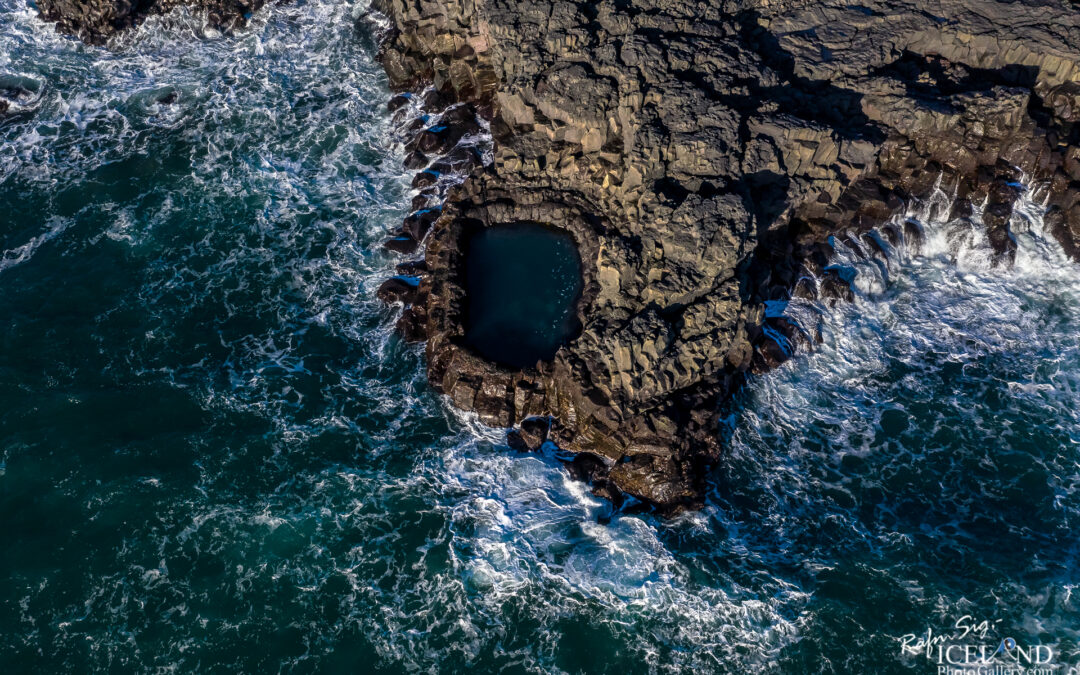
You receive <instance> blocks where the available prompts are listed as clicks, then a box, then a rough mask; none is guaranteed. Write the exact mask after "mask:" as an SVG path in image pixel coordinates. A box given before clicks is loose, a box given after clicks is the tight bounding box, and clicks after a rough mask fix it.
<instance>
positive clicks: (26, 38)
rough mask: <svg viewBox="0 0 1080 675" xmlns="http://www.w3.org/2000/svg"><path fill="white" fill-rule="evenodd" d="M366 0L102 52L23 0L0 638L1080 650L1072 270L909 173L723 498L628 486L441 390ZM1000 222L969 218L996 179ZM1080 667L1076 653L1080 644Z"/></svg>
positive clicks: (586, 656)
mask: <svg viewBox="0 0 1080 675" xmlns="http://www.w3.org/2000/svg"><path fill="white" fill-rule="evenodd" d="M364 9H365V7H364V5H363V4H359V5H350V4H347V3H340V2H333V1H331V0H308V1H307V2H293V3H287V4H282V5H276V6H273V7H269V8H267V9H265V10H263V11H261V12H259V13H257V14H256V16H255V17H254V20H253V22H252V25H251V26H250V27H249V28H247V29H245V30H244V31H242V32H240V33H238V34H236V35H231V36H222V35H215V34H213V33H212V32H211V31H208V30H206V29H205V28H204V26H203V23H202V21H201V20H200V18H199V17H197V16H190V15H187V14H184V13H182V12H181V13H177V14H174V15H171V16H169V17H166V18H163V19H162V18H159V19H154V20H152V21H149V22H147V24H145V25H144V26H142V27H140V28H139V29H138V30H136V31H134V32H132V33H130V34H129V35H128V36H126V37H125V38H124V39H123V40H122V41H121V42H120V43H117V44H115V45H112V46H111V47H110V48H109V49H101V48H91V47H86V46H83V45H80V44H78V43H77V42H74V41H72V40H69V39H65V38H62V37H59V36H57V35H55V34H54V33H53V31H52V29H51V27H49V26H46V25H42V24H40V23H39V22H38V21H37V20H36V19H35V18H34V15H33V11H32V10H31V9H30V8H28V7H26V6H25V5H24V4H23V3H22V2H21V1H20V0H0V78H4V79H3V82H4V83H8V82H12V81H17V82H19V83H22V84H21V85H20V86H21V87H22V90H25V92H27V93H25V94H24V95H22V96H20V97H19V101H18V102H17V103H18V106H17V107H16V110H15V114H14V115H11V116H8V117H6V118H4V119H3V120H0V537H2V541H3V547H2V548H0V672H3V673H29V672H34V673H39V672H50V673H51V672H57V673H60V672H63V673H69V672H70V673H80V672H102V673H104V672H108V673H124V672H140V673H141V672H230V673H231V672H243V673H261V672H284V673H305V672H342V673H366V672H386V673H396V672H430V673H448V672H521V673H526V672H556V673H602V672H607V673H627V672H632V673H636V672H658V673H677V672H687V671H697V672H730V673H768V672H783V673H908V672H937V670H936V665H935V664H933V663H932V662H931V661H930V660H928V659H927V658H925V656H924V655H920V654H910V653H907V654H906V653H903V650H902V649H901V647H902V644H903V637H904V636H905V635H908V634H924V633H925V631H926V630H927V629H931V630H933V631H934V632H935V634H937V633H939V632H947V631H948V629H949V628H950V627H952V626H954V624H955V622H956V621H957V620H958V619H961V618H962V617H964V616H971V617H976V618H977V619H978V620H979V621H986V622H987V623H988V624H989V625H990V626H991V629H990V630H989V631H988V632H987V634H986V635H985V636H984V637H983V638H982V642H983V643H986V644H991V645H993V644H997V642H995V640H997V641H1000V640H1001V639H1002V638H1003V637H1005V636H1008V637H1012V638H1013V639H1015V640H1016V642H1017V643H1018V644H1021V645H1031V644H1035V643H1038V644H1042V645H1048V646H1052V648H1053V649H1054V659H1055V663H1056V664H1060V665H1061V666H1062V667H1065V666H1068V665H1076V664H1077V663H1078V662H1080V651H1078V640H1080V635H1078V633H1080V614H1078V611H1077V600H1076V598H1074V596H1073V590H1074V589H1075V588H1076V585H1077V583H1080V565H1078V560H1077V554H1078V551H1077V546H1078V544H1077V541H1078V539H1080V536H1078V535H1080V524H1078V522H1077V518H1078V516H1080V492H1078V488H1080V448H1078V445H1077V442H1078V440H1080V419H1078V412H1077V411H1078V410H1080V400H1078V399H1080V274H1078V270H1077V268H1076V266H1075V265H1074V264H1073V263H1071V262H1069V261H1068V260H1066V258H1065V257H1064V256H1063V255H1062V253H1061V251H1060V250H1059V249H1058V247H1057V246H1056V244H1054V243H1053V242H1052V240H1050V239H1049V238H1048V237H1047V236H1046V235H1045V233H1044V232H1043V230H1042V223H1041V207H1040V199H1039V196H1038V193H1037V190H1036V191H1034V193H1033V194H1028V195H1026V196H1025V198H1024V202H1023V208H1022V209H1021V210H1020V212H1019V213H1018V214H1017V216H1016V219H1015V221H1014V230H1015V231H1016V232H1017V239H1018V256H1017V262H1016V264H1015V266H1012V267H1004V266H1001V265H995V264H994V262H993V261H992V260H991V259H990V257H989V256H988V255H987V251H988V247H987V246H986V244H985V240H984V238H983V237H982V235H981V232H980V230H979V228H978V227H977V225H976V226H973V225H971V224H968V223H953V224H947V223H942V222H937V221H935V220H934V218H932V217H931V216H930V214H931V213H932V211H931V210H930V209H929V208H924V207H923V206H919V205H916V207H914V208H913V211H912V213H911V214H909V216H910V217H912V218H914V219H917V220H919V221H920V223H921V226H922V227H923V230H924V232H925V241H924V242H922V244H921V245H915V243H914V242H908V244H905V245H900V246H897V247H895V248H893V247H887V248H889V249H890V257H889V260H888V262H887V263H885V262H880V261H875V260H865V259H863V258H861V257H860V256H859V255H858V254H857V252H856V251H855V250H854V248H853V247H852V246H848V245H845V244H844V243H843V242H839V241H838V242H837V243H836V250H837V256H836V264H837V265H840V266H843V267H845V268H847V272H849V273H851V274H854V275H855V278H856V285H857V295H856V298H855V301H854V302H853V303H851V304H842V305H838V306H836V307H832V308H830V307H828V306H825V305H816V304H812V303H807V302H804V301H797V302H792V303H791V304H789V305H787V306H782V305H777V306H774V307H772V308H771V309H772V311H774V312H783V313H786V314H787V315H788V316H790V317H792V318H794V319H796V320H798V321H799V322H800V323H801V324H802V325H804V326H805V327H807V329H808V331H810V332H811V333H814V332H817V331H820V334H821V342H820V343H819V344H817V345H816V347H815V349H814V350H813V352H812V353H803V354H801V355H800V356H798V357H797V358H795V359H793V360H791V361H789V362H788V363H786V364H785V365H784V366H782V367H781V368H779V369H778V370H776V371H775V372H772V373H769V374H768V375H765V376H762V377H760V378H757V379H755V380H754V381H752V382H751V383H750V384H749V386H748V387H747V388H746V389H745V391H744V392H743V393H742V394H741V395H740V396H739V398H738V400H737V401H735V402H733V404H732V405H731V406H730V410H727V411H725V414H726V415H727V418H726V419H727V421H726V423H725V425H724V429H723V435H724V436H725V438H726V440H727V442H728V444H729V452H728V454H727V455H726V457H725V458H724V460H723V461H722V462H721V463H720V465H719V466H718V467H717V468H716V471H715V475H714V476H713V480H712V485H713V486H714V487H713V489H712V492H711V494H710V497H709V500H708V503H707V505H706V507H705V508H704V509H703V510H701V511H700V512H696V513H692V514H687V515H685V516H682V517H680V518H678V519H676V520H673V521H664V520H660V519H657V518H653V517H649V516H623V515H616V516H615V517H614V518H613V519H612V520H611V522H610V524H607V525H601V524H599V523H598V522H597V520H598V517H599V516H601V515H604V514H606V513H607V511H608V509H609V507H608V505H606V504H604V503H603V502H602V501H600V500H598V499H595V498H593V497H592V496H591V495H589V493H588V492H587V490H586V489H585V488H584V487H583V486H582V485H581V484H578V483H575V482H573V481H571V480H569V478H568V476H567V474H566V473H565V472H564V471H563V470H562V468H561V467H560V465H559V463H558V461H557V460H556V459H555V458H553V457H550V456H544V455H519V454H515V453H513V452H510V451H508V450H507V449H506V448H504V447H502V446H501V445H500V442H501V437H502V435H501V433H500V432H498V431H495V430H489V429H485V428H483V427H481V426H480V425H478V424H477V423H476V422H475V420H474V419H472V418H471V417H469V416H467V415H460V414H457V413H455V412H454V411H453V410H452V409H451V408H450V407H449V406H448V405H447V404H446V403H445V402H444V401H443V400H442V399H440V398H439V397H438V396H436V395H435V394H434V393H433V392H432V391H431V390H430V389H429V388H428V386H427V384H426V382H425V377H424V373H423V356H422V350H421V349H420V348H419V347H417V346H410V345H406V344H403V343H402V342H401V341H399V340H398V339H397V338H396V337H395V336H394V335H393V331H392V326H393V323H394V320H395V318H396V313H397V312H398V311H399V310H397V309H394V308H386V307H383V306H381V305H380V304H379V303H378V302H377V300H376V299H375V297H374V291H375V289H376V288H377V286H378V284H379V283H380V282H381V281H382V280H383V279H384V278H385V277H386V276H387V275H388V274H390V273H391V272H390V271H391V270H392V267H393V264H394V262H395V261H394V259H393V258H391V257H390V256H388V255H386V254H384V253H383V252H381V249H380V244H381V242H382V240H383V238H384V236H385V234H386V232H388V231H389V230H390V229H391V228H392V227H393V226H395V225H396V224H397V223H398V222H399V221H400V219H401V218H402V217H403V216H404V215H405V213H406V211H407V208H408V203H409V200H410V196H411V195H410V192H409V189H408V181H409V178H410V177H409V176H408V175H407V173H406V172H405V171H404V170H403V169H402V168H401V160H402V158H403V151H402V149H401V147H400V145H399V142H398V137H397V136H396V134H395V128H394V126H393V124H392V122H391V120H390V119H389V117H388V115H387V114H386V113H385V112H384V110H385V101H386V99H387V97H388V94H387V91H386V84H385V80H384V78H383V75H382V74H381V72H380V70H379V68H378V67H377V65H376V64H375V63H374V60H373V54H374V49H375V40H374V37H373V35H374V28H373V25H372V22H371V21H370V20H368V19H365V18H364V17H363V14H364ZM976 220H977V214H976ZM1058 672H1064V671H1058Z"/></svg>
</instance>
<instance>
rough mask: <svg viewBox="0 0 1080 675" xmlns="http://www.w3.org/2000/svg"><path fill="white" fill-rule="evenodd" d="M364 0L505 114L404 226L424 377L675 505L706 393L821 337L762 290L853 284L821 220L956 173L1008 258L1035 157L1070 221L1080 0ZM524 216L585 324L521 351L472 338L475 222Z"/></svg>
mask: <svg viewBox="0 0 1080 675" xmlns="http://www.w3.org/2000/svg"><path fill="white" fill-rule="evenodd" d="M377 6H378V8H379V9H380V10H381V11H383V12H384V13H385V14H386V15H387V16H389V17H390V18H391V19H392V22H393V26H394V29H393V31H392V34H391V35H390V36H389V37H388V38H387V40H386V43H385V45H384V50H383V60H384V63H385V65H386V69H387V72H388V73H389V75H390V79H391V83H392V84H393V86H394V87H395V88H397V89H399V90H402V91H412V92H414V93H415V94H419V92H421V91H422V90H424V88H425V87H428V86H430V87H432V88H433V91H434V92H436V93H435V94H434V95H433V94H429V97H431V98H432V99H435V103H436V106H435V107H434V108H431V107H429V108H428V110H429V112H437V110H438V109H439V108H440V107H445V106H447V105H456V106H457V107H456V108H454V109H456V110H459V111H461V112H460V113H459V116H461V117H464V118H468V117H470V116H471V115H473V114H478V115H480V116H481V117H482V118H483V119H486V120H488V121H489V122H490V129H491V133H492V137H493V142H494V148H493V155H492V161H491V163H490V165H488V166H486V167H484V166H480V165H479V164H475V165H470V166H468V167H466V168H467V170H468V171H469V173H468V176H467V179H466V180H464V182H463V183H461V184H460V185H458V186H456V187H454V188H453V190H452V191H451V192H450V193H449V195H448V203H446V204H445V206H442V205H441V203H440V204H439V205H440V206H442V208H441V211H440V212H439V214H438V217H437V218H435V219H433V220H432V222H431V223H430V224H429V226H425V227H424V228H421V229H420V230H419V231H415V230H410V231H409V232H408V234H407V235H406V236H407V237H408V238H410V239H411V240H412V242H415V243H412V242H410V244H409V245H408V246H406V247H403V248H408V249H409V250H412V249H415V248H417V247H418V246H419V245H420V243H421V242H422V241H423V242H424V243H426V254H425V260H426V267H427V271H426V272H425V273H424V274H423V275H421V277H420V283H419V285H418V291H417V293H416V295H415V297H413V298H411V304H410V307H409V309H407V311H406V313H405V316H404V318H403V320H402V322H403V325H404V326H405V327H407V328H408V332H410V334H411V335H412V337H414V338H421V337H422V338H426V339H427V355H428V362H429V374H430V378H431V381H432V383H433V384H434V385H435V387H436V388H437V389H439V390H440V391H443V392H445V393H446V394H447V395H448V396H449V398H450V399H451V401H453V403H454V405H457V406H459V407H461V408H463V409H466V410H472V411H476V412H477V413H478V414H479V415H480V417H481V419H483V420H484V421H485V422H487V423H489V424H492V425H495V426H505V427H512V426H515V425H519V424H520V425H521V426H520V428H519V429H518V430H516V431H514V432H512V433H511V441H512V443H511V444H512V445H514V446H515V447H518V448H519V449H520V448H536V447H538V446H539V445H541V444H543V443H545V442H547V441H552V442H554V443H555V444H556V445H557V446H558V447H559V448H561V449H562V450H564V451H568V452H569V453H571V454H572V455H573V459H572V460H571V461H570V468H571V470H572V472H573V473H574V474H575V475H577V476H578V477H580V478H582V479H583V480H588V481H590V482H591V483H592V484H593V486H594V490H595V491H596V492H597V493H598V494H603V495H605V496H607V497H610V498H612V499H614V500H616V501H623V500H625V499H626V498H627V497H632V498H634V499H636V500H639V501H640V502H641V503H644V504H649V505H653V506H657V507H660V508H661V509H662V510H664V511H668V512H670V511H674V510H678V509H680V508H683V507H685V506H687V505H693V504H694V503H696V502H697V501H698V500H699V499H700V496H701V494H702V491H703V489H704V482H703V481H704V476H705V469H706V467H707V466H708V465H709V464H710V463H711V462H713V461H715V459H716V458H717V457H718V453H719V452H720V451H721V447H720V444H719V442H718V440H717V412H716V411H717V408H718V404H719V403H720V402H722V401H723V400H724V399H726V398H727V397H728V396H729V395H730V393H731V392H732V391H733V389H734V388H735V387H736V386H738V384H739V383H740V382H741V379H742V377H743V374H744V373H746V372H747V371H764V370H767V369H769V368H771V367H773V366H775V365H777V364H778V363H780V362H782V361H783V360H784V359H786V358H788V357H789V356H790V354H791V345H792V344H796V343H799V342H800V341H801V342H802V343H804V344H809V343H810V342H812V340H811V337H810V336H809V335H806V334H804V332H803V331H802V329H800V328H799V327H798V326H795V325H793V324H791V323H789V322H788V321H787V320H785V319H784V318H783V317H780V316H773V315H772V313H767V312H766V311H765V304H764V303H765V301H768V300H783V299H785V298H787V297H790V295H791V293H808V294H815V295H816V294H821V295H826V296H831V297H836V298H840V299H842V298H843V297H845V296H850V293H851V291H850V289H849V288H848V287H847V282H846V280H844V279H842V278H840V277H839V276H838V275H837V274H836V272H835V271H833V270H824V267H825V265H826V264H827V260H828V255H829V253H830V248H829V244H828V237H829V236H830V235H835V236H845V237H851V238H853V239H855V240H858V241H860V242H862V248H863V249H864V250H867V251H868V254H869V253H872V252H873V249H874V247H875V246H876V247H878V248H879V249H880V245H879V244H877V243H876V240H875V239H874V238H872V237H869V236H868V235H867V233H868V232H869V231H870V230H871V229H872V228H874V227H877V226H879V225H881V224H883V223H885V222H886V221H887V220H888V219H889V218H890V217H891V216H892V214H893V213H895V212H896V211H897V210H898V209H899V208H900V207H901V206H903V205H904V204H905V203H906V202H907V201H909V200H911V199H913V198H919V197H923V196H926V195H927V194H929V192H930V191H931V190H933V189H934V188H935V187H938V186H942V187H943V188H944V189H945V190H946V191H947V192H950V193H952V194H955V195H956V197H955V203H954V204H953V206H952V211H953V215H955V216H958V217H962V216H964V215H965V214H969V213H970V212H971V209H972V208H973V206H978V207H982V209H983V214H984V220H985V222H986V224H987V227H988V231H989V235H990V239H991V241H992V242H993V243H994V245H995V247H996V249H997V250H998V251H999V253H1000V255H1001V257H1002V260H1003V262H1006V263H1007V261H1008V259H1009V257H1010V256H1011V255H1012V251H1013V250H1014V249H1015V244H1014V243H1013V242H1012V239H1011V235H1010V233H1009V231H1008V227H1009V225H1008V223H1009V216H1010V214H1011V210H1012V203H1013V201H1014V200H1015V199H1016V197H1017V195H1018V190H1017V189H1016V184H1017V182H1018V181H1019V180H1021V179H1026V180H1034V181H1046V182H1047V183H1048V185H1049V190H1048V196H1049V199H1050V201H1051V204H1052V207H1051V214H1050V215H1049V216H1048V217H1049V218H1050V220H1051V222H1052V223H1053V226H1054V228H1055V232H1056V233H1057V234H1058V236H1059V238H1060V239H1061V241H1062V243H1063V245H1065V246H1066V248H1067V249H1068V250H1070V251H1073V252H1075V251H1077V249H1078V243H1080V199H1078V196H1080V191H1078V189H1077V188H1080V154H1078V149H1077V140H1078V138H1077V131H1076V127H1075V123H1076V122H1077V121H1078V120H1080V98H1078V93H1080V85H1078V84H1077V82H1076V80H1077V68H1078V64H1080V47H1077V46H1076V45H1080V14H1078V13H1077V12H1076V11H1074V10H1073V9H1072V8H1071V7H1069V6H1067V5H1063V4H1060V3H1024V4H1019V3H997V2H986V1H978V2H975V1H960V0H939V1H938V2H930V3H926V2H914V1H912V2H903V1H901V2H897V1H894V0H889V1H888V2H885V1H871V2H867V3H863V4H860V5H851V4H848V3H844V2H836V1H834V2H727V3H709V2H695V1H692V0H603V1H601V2H567V1H556V0H538V1H537V2H531V3H527V4H522V3H518V2H512V1H510V0H461V1H454V0H450V1H447V2H430V1H428V0H379V2H378V3H377ZM422 133H428V132H421V135H422ZM447 152H452V146H451V145H450V144H449V143H447V144H445V146H444V147H439V148H438V149H437V151H436V152H433V153H428V152H426V151H423V150H422V149H421V151H420V152H419V153H418V154H414V155H413V156H412V157H411V158H410V160H411V161H413V162H414V164H415V166H417V167H421V166H424V165H425V163H426V162H435V163H436V164H439V163H440V162H441V163H445V160H440V159H439V158H440V157H442V156H444V155H445V154H446V153H447ZM440 172H441V169H440V171H437V173H440ZM421 175H423V174H421ZM439 199H441V195H439V194H434V193H432V194H431V200H432V201H438V200H439ZM423 206H424V207H425V208H429V207H430V205H429V204H428V203H427V202H426V201H425V202H424V204H423ZM517 221H529V222H540V223H545V224H548V225H551V226H553V227H557V228H561V229H563V230H565V231H567V232H569V233H571V234H572V235H573V236H574V238H575V240H576V242H577V243H578V246H579V248H580V252H581V257H582V260H583V261H584V265H585V288H586V291H585V293H584V296H583V298H582V301H581V303H580V307H579V318H580V322H581V325H582V326H583V328H582V331H581V334H580V335H579V336H578V337H576V338H575V339H574V340H572V341H571V342H569V343H568V344H567V345H565V346H564V347H563V348H562V349H561V350H560V351H559V352H558V354H557V355H556V356H555V358H554V359H553V360H552V361H550V362H547V363H538V364H537V365H536V367H534V368H527V369H524V370H520V371H516V370H508V369H505V368H502V367H500V366H498V365H496V364H493V363H490V362H487V361H485V360H484V359H483V358H482V357H481V356H480V355H477V354H475V353H472V352H470V351H469V350H468V349H467V348H466V347H465V346H463V340H462V316H463V308H464V307H465V306H466V303H467V301H468V299H467V298H466V297H465V293H464V290H463V284H462V281H461V279H462V274H463V269H462V266H463V264H464V263H463V259H464V256H463V251H462V242H463V235H462V232H463V227H464V224H465V223H470V224H472V226H475V224H477V223H479V224H481V225H486V226H492V225H498V224H504V223H511V222H517ZM405 229H408V228H405ZM428 230H430V233H429V232H428ZM907 235H908V237H909V238H911V237H914V236H916V235H917V232H913V231H912V232H908V233H907ZM398 236H399V237H400V236H401V233H399V234H398ZM887 236H889V235H888V234H887ZM896 236H897V237H898V238H899V237H901V236H904V233H903V232H897V233H896ZM425 237H426V239H425ZM810 277H816V278H818V279H819V282H818V283H814V284H805V283H803V284H802V285H800V279H802V280H805V279H807V278H810Z"/></svg>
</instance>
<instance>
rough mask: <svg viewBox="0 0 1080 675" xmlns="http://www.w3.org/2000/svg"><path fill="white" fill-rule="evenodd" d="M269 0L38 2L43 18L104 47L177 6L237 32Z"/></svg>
mask: <svg viewBox="0 0 1080 675" xmlns="http://www.w3.org/2000/svg"><path fill="white" fill-rule="evenodd" d="M264 4H266V0H37V8H38V12H39V13H40V15H41V17H42V18H43V19H46V20H48V21H55V22H56V27H57V29H58V30H60V31H62V32H64V33H69V34H71V35H76V36H78V37H79V38H81V39H82V40H84V41H86V42H89V43H93V44H102V43H104V42H105V41H106V40H107V39H108V38H109V37H110V36H112V35H113V34H115V33H116V32H117V31H120V30H123V29H125V28H130V27H132V26H135V25H137V24H139V23H140V22H142V21H143V20H144V19H145V18H146V17H148V16H150V15H152V14H164V13H166V12H169V11H171V10H173V9H176V8H177V7H181V6H183V7H191V8H193V9H196V10H200V11H203V12H205V14H206V18H207V19H208V21H209V23H210V24H211V25H212V26H214V27H215V28H217V29H219V30H225V31H229V30H233V29H236V28H239V27H241V26H243V25H245V24H246V23H247V20H248V18H250V17H251V14H252V12H254V11H256V10H257V9H259V8H260V7H262V6H263V5H264Z"/></svg>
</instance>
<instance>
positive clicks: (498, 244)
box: [465, 223, 582, 368]
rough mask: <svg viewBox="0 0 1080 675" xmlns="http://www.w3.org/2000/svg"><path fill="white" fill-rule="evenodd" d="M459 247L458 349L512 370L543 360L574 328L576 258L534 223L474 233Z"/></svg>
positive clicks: (554, 234)
mask: <svg viewBox="0 0 1080 675" xmlns="http://www.w3.org/2000/svg"><path fill="white" fill-rule="evenodd" d="M467 237H468V239H467V241H466V242H465V247H466V249H465V250H466V254H465V293H466V298H467V303H466V310H465V343H466V345H467V346H468V347H470V348H472V349H473V350H475V351H476V352H477V353H478V354H479V355H480V356H483V357H484V358H486V359H489V360H491V361H494V362H496V363H499V364H502V365H504V366H510V367H513V368H527V367H530V366H534V365H536V363H537V362H538V361H549V360H551V359H552V358H554V356H555V352H557V351H558V349H559V347H561V346H562V345H564V344H566V342H567V341H569V340H570V339H571V338H573V337H574V335H575V334H576V333H577V331H578V330H579V329H580V323H579V322H578V320H577V316H576V312H575V309H576V307H577V302H578V299H579V298H580V297H581V287H582V277H581V257H580V256H579V255H578V250H577V246H576V245H575V244H574V240H573V238H572V237H571V236H570V235H569V234H567V233H565V232H562V231H560V230H556V229H554V228H550V227H545V226H543V225H539V224H536V223H515V224H512V225H497V226H494V227H485V228H479V229H477V230H475V231H474V232H472V233H471V234H469V235H467Z"/></svg>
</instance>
